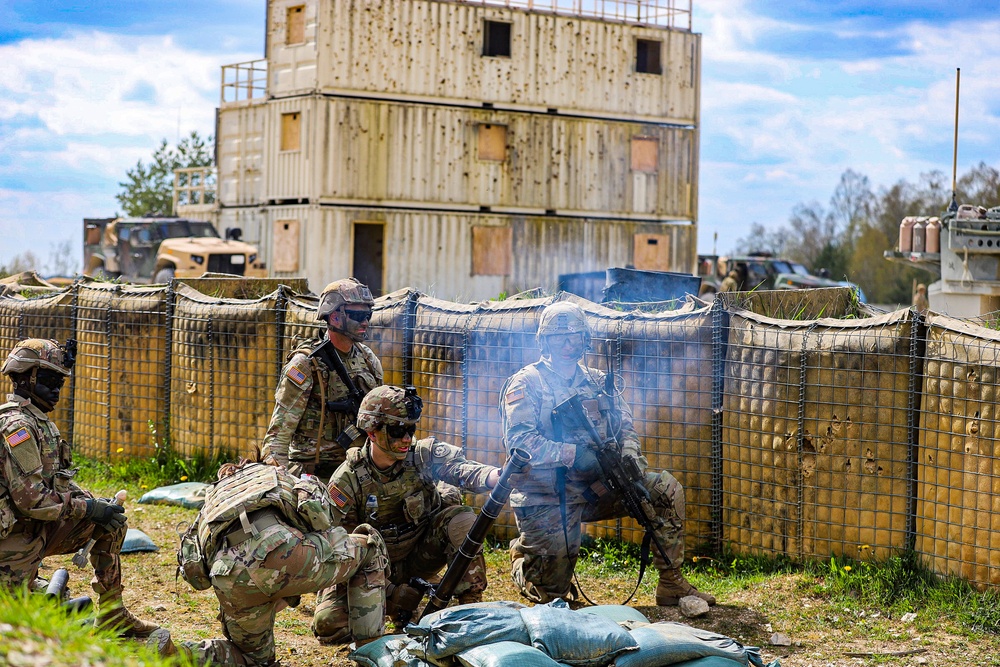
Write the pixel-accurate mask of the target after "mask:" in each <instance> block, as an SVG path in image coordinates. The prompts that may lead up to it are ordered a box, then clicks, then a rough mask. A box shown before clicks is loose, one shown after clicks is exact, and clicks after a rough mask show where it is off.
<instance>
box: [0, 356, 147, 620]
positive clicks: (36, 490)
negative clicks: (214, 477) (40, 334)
mask: <svg viewBox="0 0 1000 667" xmlns="http://www.w3.org/2000/svg"><path fill="white" fill-rule="evenodd" d="M75 349H76V341H69V342H68V343H67V344H66V346H65V347H60V345H59V343H57V342H56V341H54V340H43V339H40V338H29V339H27V340H22V341H21V342H19V343H18V344H17V345H15V346H14V349H13V350H11V351H10V354H9V355H7V359H6V361H4V363H3V367H2V368H0V373H3V374H4V375H6V376H8V377H9V378H10V379H11V381H12V382H13V383H14V393H13V394H9V395H8V396H7V402H6V403H4V404H3V405H0V435H2V437H3V444H2V445H0V585H3V586H7V587H16V586H21V585H22V584H25V583H31V582H33V581H34V580H35V576H36V574H37V573H38V565H39V564H40V563H41V562H42V559H43V558H45V557H46V556H53V555H56V554H71V553H74V552H76V551H78V550H79V549H81V548H83V547H84V546H86V545H87V543H88V542H89V541H90V540H91V538H93V539H95V540H96V542H94V545H93V546H92V547H91V550H90V562H91V564H92V565H93V566H94V578H93V581H92V582H91V585H92V586H93V587H94V591H95V592H96V593H97V596H98V597H97V611H98V616H97V624H98V625H100V626H104V627H110V628H114V629H116V630H117V631H118V632H120V633H122V634H123V635H125V636H129V637H146V636H148V635H149V634H150V633H151V632H153V630H155V629H156V628H157V627H158V626H156V625H155V624H153V623H149V622H147V621H143V620H141V619H138V618H136V617H135V616H133V615H132V613H131V612H130V611H129V610H128V609H126V608H125V607H124V605H123V604H122V570H121V555H120V554H121V548H122V543H123V542H124V541H125V532H126V528H125V508H124V507H122V506H121V505H117V504H115V503H114V501H113V500H111V499H105V498H95V497H94V496H93V494H91V493H90V492H89V491H84V490H83V489H82V488H80V487H79V486H78V485H77V484H76V482H74V481H73V475H74V474H75V473H76V471H75V469H74V468H73V457H72V451H71V449H70V446H69V444H68V443H67V442H66V441H65V440H63V439H62V438H61V437H60V436H59V429H58V428H56V425H55V423H53V422H52V421H51V420H50V419H49V417H48V414H49V413H50V412H52V410H54V409H55V406H56V403H58V402H59V392H60V390H61V389H62V386H63V382H64V381H65V379H66V377H67V376H68V375H69V374H70V372H71V369H72V368H73V362H74V357H73V351H74V350H75Z"/></svg>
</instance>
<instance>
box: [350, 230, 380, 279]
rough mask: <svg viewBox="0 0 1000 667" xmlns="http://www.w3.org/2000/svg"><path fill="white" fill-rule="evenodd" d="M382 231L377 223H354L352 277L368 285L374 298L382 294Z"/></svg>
mask: <svg viewBox="0 0 1000 667" xmlns="http://www.w3.org/2000/svg"><path fill="white" fill-rule="evenodd" d="M384 229H385V228H384V226H383V225H382V224H380V223H377V222H375V223H372V222H355V223H354V262H353V265H354V277H355V278H357V279H358V280H360V281H361V282H363V283H364V284H365V285H368V289H370V290H371V291H372V294H373V295H374V296H380V295H381V294H382V255H383V253H384V251H385V236H384V234H383V232H384Z"/></svg>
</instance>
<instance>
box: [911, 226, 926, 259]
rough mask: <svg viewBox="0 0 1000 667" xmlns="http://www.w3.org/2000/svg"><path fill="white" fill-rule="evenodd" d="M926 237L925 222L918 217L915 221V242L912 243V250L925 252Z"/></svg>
mask: <svg viewBox="0 0 1000 667" xmlns="http://www.w3.org/2000/svg"><path fill="white" fill-rule="evenodd" d="M925 238H926V237H925V234H924V223H923V220H922V219H920V218H917V219H916V222H914V223H913V243H912V248H911V250H912V251H913V252H924V240H925Z"/></svg>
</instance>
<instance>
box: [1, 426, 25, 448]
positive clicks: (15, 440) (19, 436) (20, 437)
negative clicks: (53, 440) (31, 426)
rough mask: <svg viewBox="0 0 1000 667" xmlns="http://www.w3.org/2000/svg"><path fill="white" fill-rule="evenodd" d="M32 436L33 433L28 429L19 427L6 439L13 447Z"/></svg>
mask: <svg viewBox="0 0 1000 667" xmlns="http://www.w3.org/2000/svg"><path fill="white" fill-rule="evenodd" d="M30 437H31V434H30V433H28V429H26V428H21V429H19V430H17V431H14V432H13V433H10V434H8V435H7V437H6V438H5V439H6V440H7V444H8V445H9V446H11V447H17V446H18V445H20V444H21V443H22V442H24V441H25V440H27V439H28V438H30Z"/></svg>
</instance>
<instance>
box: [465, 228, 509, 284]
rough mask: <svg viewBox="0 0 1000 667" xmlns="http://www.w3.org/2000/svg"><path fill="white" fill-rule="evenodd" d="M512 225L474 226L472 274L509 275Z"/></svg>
mask: <svg viewBox="0 0 1000 667" xmlns="http://www.w3.org/2000/svg"><path fill="white" fill-rule="evenodd" d="M512 238H513V236H512V234H511V230H510V227H473V228H472V275H474V276H509V275H510V255H511V240H512Z"/></svg>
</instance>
